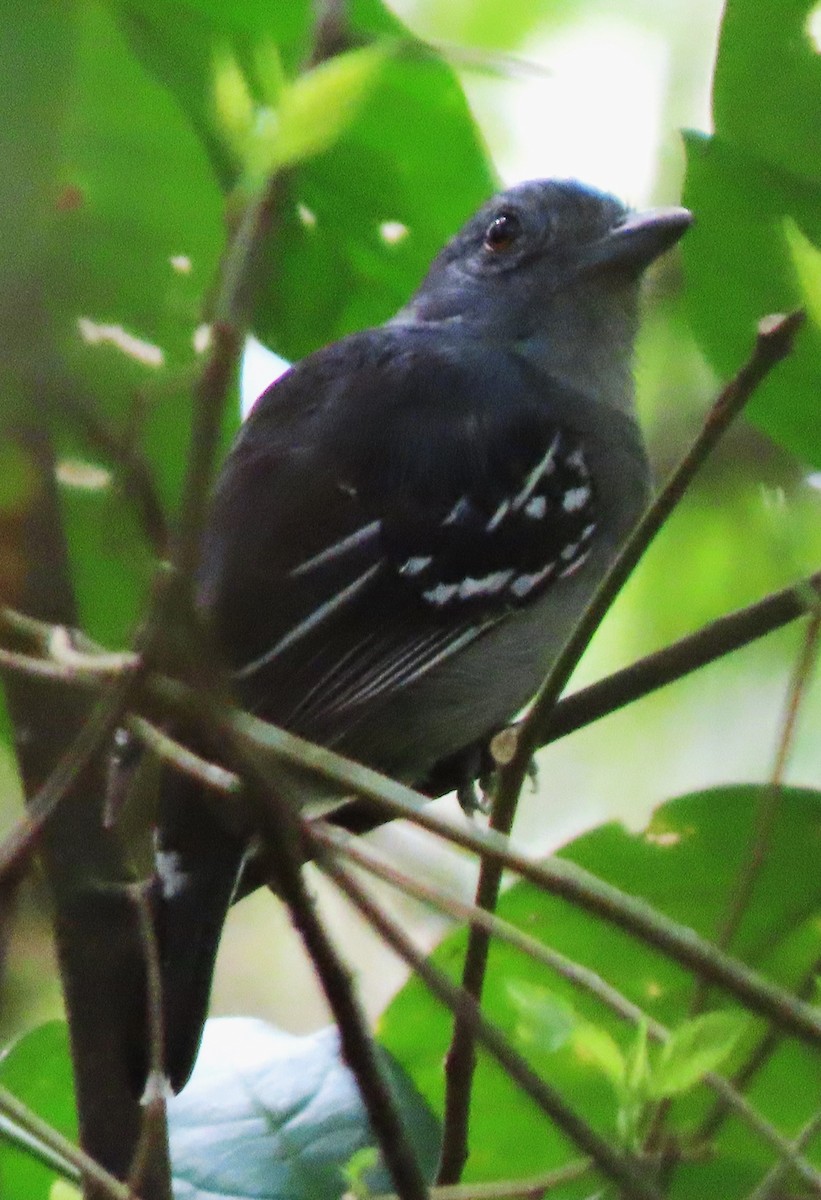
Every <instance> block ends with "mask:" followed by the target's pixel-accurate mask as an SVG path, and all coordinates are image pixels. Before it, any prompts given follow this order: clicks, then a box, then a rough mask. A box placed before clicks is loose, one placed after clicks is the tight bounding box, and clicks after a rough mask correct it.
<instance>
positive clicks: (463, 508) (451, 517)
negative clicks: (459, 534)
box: [442, 496, 470, 525]
mask: <svg viewBox="0 0 821 1200" xmlns="http://www.w3.org/2000/svg"><path fill="white" fill-rule="evenodd" d="M469 512H470V501H469V500H468V498H467V496H462V497H461V498H460V499H459V500H457V501H456V503H455V504H454V506H453V508H452V509H451V510H450V512H449V513H448V515H447V516H446V517H445V519H444V521H443V522H442V524H443V525H455V524H456V523H457V522H458V521H462V520H463V519H464V518H465V517H466V516H467V515H468V513H469Z"/></svg>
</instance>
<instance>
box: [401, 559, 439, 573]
mask: <svg viewBox="0 0 821 1200" xmlns="http://www.w3.org/2000/svg"><path fill="white" fill-rule="evenodd" d="M432 562H433V557H432V556H431V555H430V554H419V555H417V556H416V558H409V559H406V561H405V562H403V563H402V566H401V567H400V568H399V574H400V575H410V576H411V577H412V576H414V575H421V574H422V572H423V571H425V570H427V568H428V567H429V566H430V564H431V563H432Z"/></svg>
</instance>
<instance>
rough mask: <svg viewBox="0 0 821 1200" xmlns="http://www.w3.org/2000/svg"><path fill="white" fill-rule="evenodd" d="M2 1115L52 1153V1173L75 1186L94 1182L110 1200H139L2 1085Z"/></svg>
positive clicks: (136, 1195)
mask: <svg viewBox="0 0 821 1200" xmlns="http://www.w3.org/2000/svg"><path fill="white" fill-rule="evenodd" d="M0 1112H3V1113H5V1114H6V1115H7V1116H8V1117H10V1118H11V1119H12V1120H13V1121H14V1122H15V1123H16V1124H17V1125H19V1127H20V1128H21V1129H22V1130H23V1131H24V1132H25V1133H27V1134H28V1135H29V1136H30V1137H31V1138H33V1139H34V1140H35V1142H36V1143H39V1144H40V1145H42V1146H44V1147H46V1149H47V1150H49V1151H50V1152H51V1154H52V1155H53V1156H54V1157H53V1158H52V1159H50V1161H48V1162H47V1166H49V1167H51V1168H52V1170H58V1171H59V1172H60V1173H61V1174H63V1175H65V1176H66V1177H67V1178H68V1179H70V1180H71V1181H72V1182H77V1181H78V1180H79V1179H82V1178H85V1179H89V1180H93V1182H94V1183H95V1184H97V1186H98V1187H99V1189H100V1194H101V1195H102V1196H105V1197H106V1198H107V1200H140V1197H139V1195H138V1194H137V1193H136V1192H134V1191H132V1189H131V1188H130V1187H129V1186H128V1185H127V1184H125V1183H122V1182H121V1181H120V1180H119V1179H116V1178H115V1177H114V1176H113V1175H111V1174H110V1173H109V1172H108V1171H106V1170H105V1169H104V1168H103V1167H101V1166H100V1164H99V1163H98V1162H96V1161H95V1159H93V1158H91V1156H90V1155H88V1154H86V1153H85V1151H83V1150H81V1149H80V1148H79V1147H78V1146H75V1145H74V1143H73V1142H71V1141H69V1139H68V1138H67V1137H64V1136H63V1135H62V1133H60V1132H59V1131H58V1130H56V1129H55V1128H54V1126H53V1125H49V1123H48V1122H47V1121H44V1120H43V1118H42V1117H40V1116H38V1115H37V1113H35V1112H33V1111H32V1110H31V1109H30V1108H29V1107H28V1106H27V1105H25V1104H23V1102H22V1101H21V1100H18V1099H17V1097H16V1096H15V1095H14V1094H13V1093H12V1092H10V1091H9V1090H8V1088H6V1087H3V1086H2V1085H0ZM32 1149H33V1147H32ZM58 1163H59V1164H60V1165H59V1166H58ZM65 1164H68V1165H67V1166H66V1165H65ZM72 1168H73V1170H72Z"/></svg>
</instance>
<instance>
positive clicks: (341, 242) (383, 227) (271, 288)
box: [118, 0, 496, 361]
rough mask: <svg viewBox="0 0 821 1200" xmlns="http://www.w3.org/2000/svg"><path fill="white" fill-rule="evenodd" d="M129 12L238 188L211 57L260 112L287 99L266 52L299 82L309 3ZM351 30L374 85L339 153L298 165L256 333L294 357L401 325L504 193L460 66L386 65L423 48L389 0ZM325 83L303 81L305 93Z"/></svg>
mask: <svg viewBox="0 0 821 1200" xmlns="http://www.w3.org/2000/svg"><path fill="white" fill-rule="evenodd" d="M180 8H182V9H183V11H184V12H185V14H186V21H185V22H184V23H183V22H181V21H180V16H179V13H180ZM118 12H119V13H120V19H121V22H122V27H123V29H124V30H125V32H126V35H127V37H128V39H129V43H130V45H131V46H132V47H133V49H134V51H135V53H136V54H137V55H138V56H139V58H140V61H141V62H142V63H144V64H145V66H146V69H147V70H149V71H150V72H151V73H152V74H153V75H154V77H155V78H156V79H157V80H159V81H160V82H161V83H162V85H163V87H164V88H165V89H167V90H168V91H169V92H170V93H171V94H172V95H173V96H174V97H175V99H176V100H177V103H178V104H179V106H180V109H181V110H182V112H184V113H185V114H186V117H187V118H188V120H189V122H190V123H191V125H192V127H193V128H195V129H196V131H197V133H198V136H199V138H200V141H201V144H202V145H203V147H204V148H205V149H206V151H207V153H208V155H209V157H210V160H211V163H212V166H213V170H214V172H215V175H216V177H217V178H218V179H219V182H220V186H221V187H222V189H223V191H224V193H225V194H226V195H227V194H229V193H231V192H232V190H233V189H234V187H235V186H236V184H237V183H238V181H239V175H240V169H239V166H238V163H237V161H236V159H235V157H234V155H233V153H232V152H231V151H229V149H228V148H227V146H226V144H225V140H224V138H222V137H221V136H220V134H219V129H218V123H217V121H216V119H215V114H214V104H213V70H214V48H215V47H217V48H219V51H220V53H225V52H230V54H231V55H232V56H233V59H234V61H235V62H236V64H237V65H238V67H239V68H240V70H241V71H242V73H243V77H244V80H245V84H246V85H247V88H248V89H249V91H250V93H251V95H252V97H253V99H254V101H255V103H256V104H257V105H259V106H262V107H265V106H268V107H270V106H271V88H272V87H273V91H274V92H275V93H277V94H279V91H280V89H281V86H282V81H281V79H279V78H275V77H276V76H277V73H278V70H279V68H278V67H274V68H270V69H266V66H265V60H266V55H267V56H268V58H269V59H270V57H271V53H270V51H271V45H272V43H273V44H275V45H276V47H277V62H278V63H281V64H282V68H283V69H284V71H285V74H286V76H287V77H288V78H290V79H291V80H292V81H293V80H294V79H295V77H296V74H297V71H298V69H299V67H300V66H301V64H302V63H303V62H304V60H305V57H306V54H307V51H308V48H309V42H310V36H311V30H312V28H313V5H312V4H311V2H310V0H289V3H288V4H287V5H284V4H279V5H271V4H269V3H268V4H266V3H264V0H247V2H246V3H245V4H243V5H242V7H241V9H239V10H237V9H235V7H234V6H227V5H223V6H218V5H215V4H207V3H204V2H200V3H197V4H190V3H189V4H183V5H180V4H169V3H163V2H162V0H140V2H137V0H132V2H129V3H124V4H122V5H120V6H119V8H118ZM350 21H351V26H352V34H353V39H354V41H355V42H357V43H361V44H362V45H363V46H364V47H366V50H362V51H355V52H352V53H353V54H355V55H359V54H363V55H365V57H364V58H358V57H355V58H353V59H352V60H351V62H352V63H353V73H354V75H355V76H358V75H359V73H360V71H361V70H362V64H363V63H364V64H365V69H364V71H363V76H364V78H365V80H366V82H367V87H366V88H365V90H364V94H362V95H361V97H360V100H361V102H360V104H359V107H358V110H357V111H356V112H355V114H354V116H353V118H352V119H351V120H349V121H348V123H347V125H346V126H345V128H344V129H343V130H341V131H340V133H339V136H338V137H337V139H336V141H335V142H334V143H333V145H332V146H331V147H330V148H328V149H326V150H325V151H324V152H323V153H321V154H317V155H316V156H315V157H312V158H311V159H310V160H308V161H306V162H304V163H301V164H300V165H299V166H298V167H296V168H295V169H294V172H293V175H292V176H291V182H290V189H289V195H288V197H287V199H286V201H284V202H283V204H282V206H281V208H280V211H279V212H278V213H277V233H276V237H275V239H274V241H273V244H272V246H271V248H270V256H269V258H268V260H267V261H266V263H265V264H264V270H263V287H262V293H261V295H260V299H259V305H258V308H257V312H256V316H255V332H256V333H257V335H258V336H259V337H260V339H261V340H262V341H263V342H265V343H266V344H267V345H269V346H271V348H272V349H274V350H276V351H277V352H278V353H279V354H281V355H283V356H284V357H285V358H286V359H288V360H289V361H293V360H295V359H297V358H301V357H303V356H304V355H305V354H307V353H309V352H310V351H312V350H315V349H316V348H317V346H320V345H322V344H324V343H326V342H329V341H332V340H334V339H335V338H338V337H341V336H343V335H344V334H346V333H350V332H351V331H352V330H355V329H361V328H363V327H365V326H368V325H374V324H378V323H380V322H381V321H384V320H385V319H386V318H388V317H390V316H392V315H393V314H394V313H395V312H396V311H397V309H398V308H400V307H401V305H402V304H404V303H405V302H406V300H407V299H408V297H409V295H410V294H411V292H412V290H413V289H414V288H415V287H417V286H418V284H419V282H420V280H421V279H422V277H423V275H424V274H425V271H426V270H427V268H428V266H429V264H430V261H431V259H432V258H433V256H434V255H435V254H436V253H437V252H438V250H440V249H441V247H442V246H443V244H444V243H445V242H446V241H447V240H448V238H449V237H450V236H451V235H452V234H453V233H455V231H456V230H457V229H458V227H459V226H460V225H461V224H462V223H463V222H464V221H465V219H466V218H467V217H468V216H469V215H470V214H471V213H472V212H473V211H474V210H475V209H476V208H477V207H478V206H479V204H481V203H482V202H483V201H484V200H486V199H487V197H488V195H489V194H490V193H491V192H492V191H493V190H494V189H495V186H496V180H495V177H494V175H493V172H492V169H491V167H490V165H489V163H488V161H487V157H486V152H485V148H484V146H483V143H482V140H481V137H480V135H479V133H478V131H477V130H476V127H475V125H474V123H473V120H472V117H471V114H470V111H469V109H468V106H467V103H466V101H465V97H464V95H463V93H462V89H461V87H460V86H459V83H458V81H457V79H456V77H455V75H454V72H453V71H452V70H451V69H450V67H449V66H447V65H446V64H445V63H444V62H443V61H441V60H440V59H438V58H437V57H436V56H435V55H434V54H432V53H430V52H427V51H424V50H420V51H419V52H418V53H413V54H396V55H391V56H388V57H386V58H385V59H384V61H383V62H382V65H381V66H379V65H378V58H379V55H380V54H384V51H383V50H382V49H380V43H384V41H385V40H386V39H389V40H393V42H394V43H395V42H396V41H402V42H403V43H412V41H413V39H412V37H411V35H410V33H409V32H408V30H407V29H406V28H405V27H404V26H403V25H402V24H401V22H399V21H398V20H397V19H396V18H395V17H394V16H393V15H392V14H391V13H390V12H389V11H388V10H387V9H386V7H385V6H384V5H383V4H382V3H380V2H379V0H356V2H355V3H352V4H351V5H350ZM374 42H376V43H377V44H376V45H374ZM366 51H367V52H366ZM370 54H373V55H375V56H376V57H375V58H374V59H369V57H368V55H370ZM345 57H346V58H347V57H348V56H345ZM369 64H370V65H369ZM327 66H328V68H329V69H330V68H331V66H332V64H330V63H329V64H327ZM336 69H337V68H334V70H336ZM340 69H341V70H343V71H346V70H350V63H348V64H345V65H343V67H342V68H340ZM317 70H318V71H319V70H324V68H317ZM325 78H326V77H325V76H324V75H319V76H318V77H317V79H316V80H314V81H313V82H312V83H311V84H310V85H306V86H307V87H308V89H309V90H308V92H307V93H305V94H304V96H303V98H304V99H306V100H307V99H310V95H309V93H310V90H311V89H312V88H314V87H317V88H320V87H324V86H325V84H324V83H323V82H322V80H323V79H325ZM330 79H331V82H332V83H333V79H334V75H333V72H332V73H331V76H330ZM272 81H273V82H272ZM361 82H362V80H361V79H360V83H361ZM293 86H296V87H297V88H298V89H300V88H301V87H302V83H297V84H295V85H293ZM334 86H336V85H335V84H334ZM301 103H302V101H301V100H300V104H301ZM309 107H314V102H313V101H311V104H310V105H309ZM332 116H333V114H332V113H326V114H324V119H326V120H327V119H329V118H331V117H332Z"/></svg>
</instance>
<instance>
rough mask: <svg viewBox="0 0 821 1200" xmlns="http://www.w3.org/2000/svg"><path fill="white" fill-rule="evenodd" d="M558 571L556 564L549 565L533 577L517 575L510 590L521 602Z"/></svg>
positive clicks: (535, 572)
mask: <svg viewBox="0 0 821 1200" xmlns="http://www.w3.org/2000/svg"><path fill="white" fill-rule="evenodd" d="M555 569H556V564H555V563H548V564H547V566H546V567H542V569H541V571H534V573H533V574H532V575H517V576H516V578H515V579H514V580H513V583H511V585H510V590H511V592H512V593H513V595H514V596H516V597H517V598H518V599H519V600H521V599H523V598H524V597H525V596H526V595H527V594H528V592H532V591H533V589H534V588H535V587H538V586H539V584H540V583H544V581H545V580H546V579H548V578H549V577H550V576H551V575H552V574H553V572H554V571H555Z"/></svg>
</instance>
